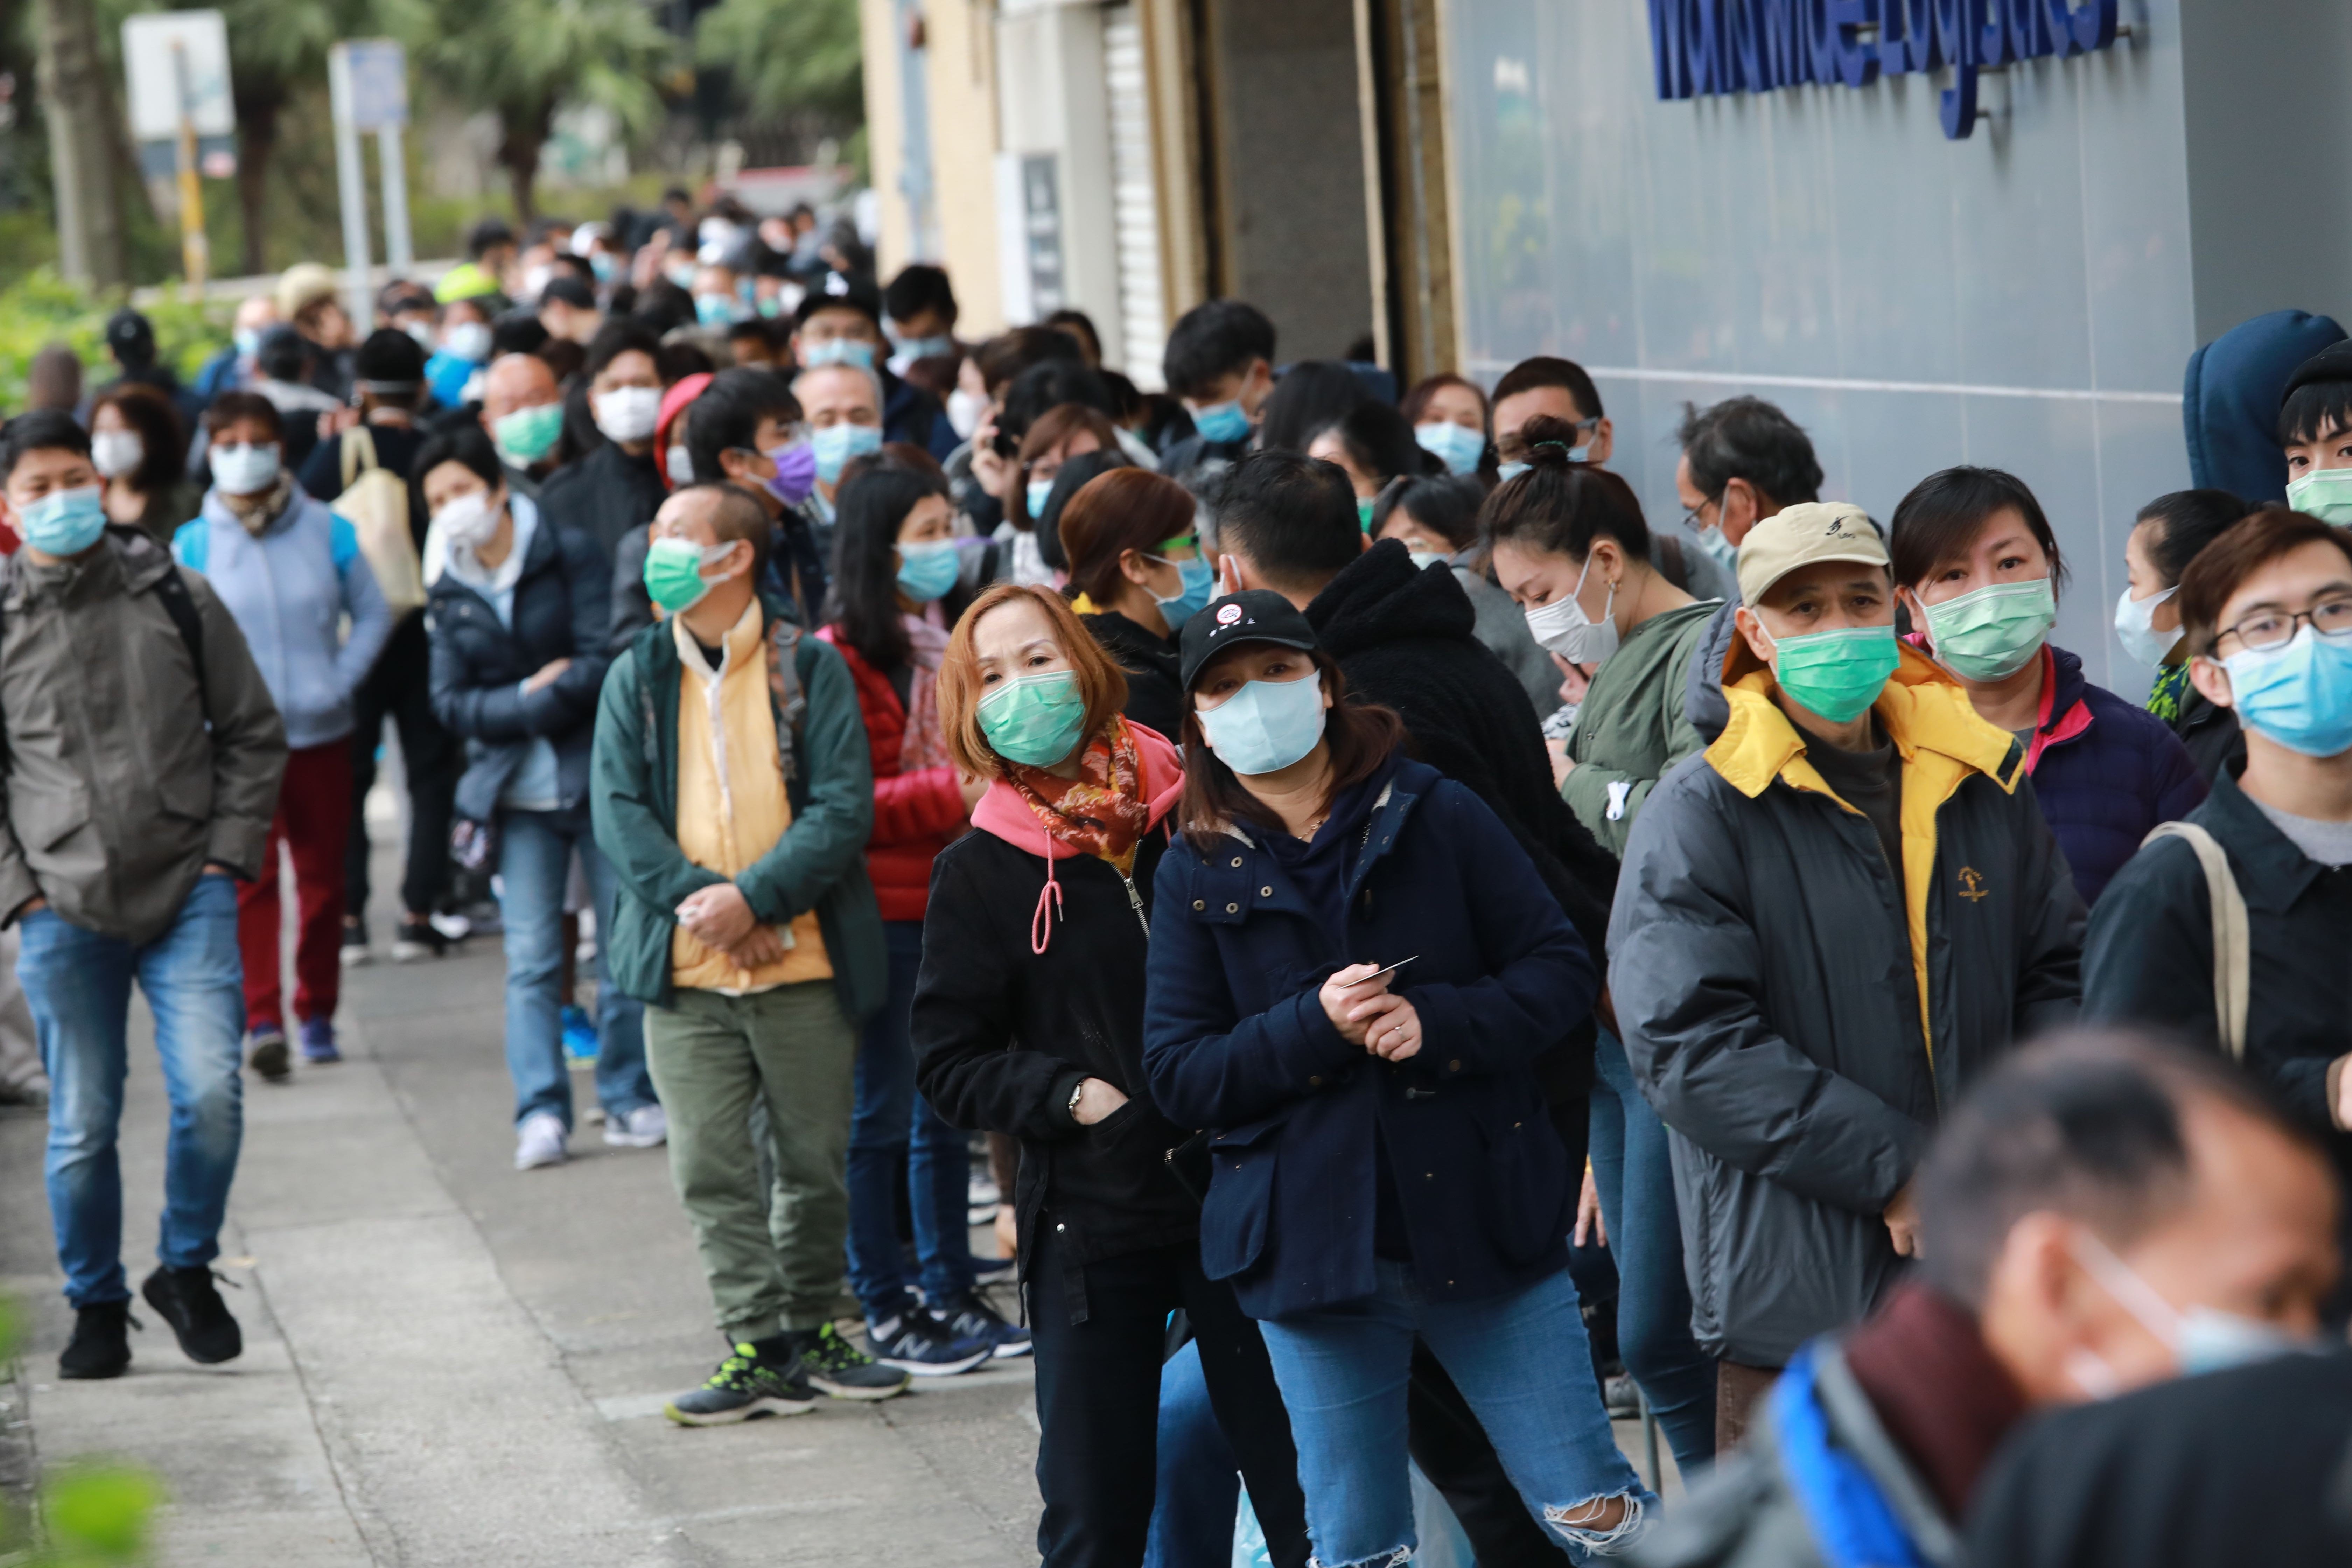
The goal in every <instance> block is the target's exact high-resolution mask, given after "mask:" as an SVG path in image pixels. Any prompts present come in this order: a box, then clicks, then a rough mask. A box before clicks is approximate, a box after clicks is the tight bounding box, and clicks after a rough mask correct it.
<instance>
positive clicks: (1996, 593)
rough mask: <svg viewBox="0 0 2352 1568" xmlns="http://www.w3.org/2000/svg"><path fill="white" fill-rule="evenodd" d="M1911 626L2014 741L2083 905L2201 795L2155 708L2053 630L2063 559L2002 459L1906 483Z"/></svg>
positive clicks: (1904, 546) (1903, 517)
mask: <svg viewBox="0 0 2352 1568" xmlns="http://www.w3.org/2000/svg"><path fill="white" fill-rule="evenodd" d="M1889 534H1890V541H1889V550H1890V552H1891V553H1892V556H1893V559H1894V563H1895V581H1896V583H1897V584H1898V586H1897V588H1896V590H1895V594H1896V597H1897V598H1898V599H1899V600H1900V601H1901V602H1902V604H1903V606H1904V608H1905V609H1906V611H1908V612H1909V615H1910V620H1911V628H1912V638H1913V640H1914V642H1915V644H1916V646H1918V647H1923V648H1925V649H1927V652H1928V653H1929V654H1930V655H1931V656H1932V657H1933V658H1935V659H1936V661H1937V663H1938V664H1941V665H1942V666H1943V667H1944V668H1946V669H1947V670H1949V671H1950V672H1951V674H1952V675H1953V677H1954V678H1955V679H1958V681H1959V683H1960V686H1961V688H1962V689H1964V690H1966V691H1967V692H1968V694H1969V702H1970V703H1971V704H1973V705H1974V706H1975V708H1976V710H1977V713H1978V715H1979V717H1981V718H1983V719H1984V720H1986V721H1988V722H1990V723H1992V724H1994V725H1997V726H1999V727H2000V728H2001V729H2003V730H2006V731H2009V732H2010V733H2011V734H2012V735H2014V736H2016V737H2017V742H2018V744H2019V745H2020V746H2021V747H2023V748H2024V761H2025V773H2026V774H2027V776H2029V777H2030V778H2032V780H2033V798H2034V800H2035V802H2036V803H2037V804H2039V805H2041V807H2042V816H2044V817H2046V818H2047V819H2048V820H2049V823H2050V827H2051V831H2053V833H2055V834H2057V836H2058V847H2059V848H2061V849H2063V850H2064V851H2065V853H2066V864H2067V866H2068V867H2069V868H2071V869H2072V870H2073V871H2074V886H2075V887H2076V888H2077V889H2080V890H2081V892H2082V895H2083V901H2084V903H2086V904H2095V903H2097V902H2098V900H2099V895H2100V893H2101V891H2102V890H2104V889H2105V887H2106V885H2107V880H2108V879H2109V878H2111V877H2113V876H2114V875H2115V874H2116V871H2117V870H2118V869H2119V868H2121V867H2122V866H2123V863H2124V862H2125V861H2126V860H2128V859H2130V858H2132V854H2133V852H2134V851H2135V850H2137V849H2138V847H2139V845H2140V840H2141V839H2143V838H2145V837H2147V834H2148V830H2149V829H2151V828H2153V827H2154V826H2156V825H2157V824H2158V823H2159V822H2171V821H2174V820H2177V819H2178V818H2179V817H2182V816H2187V815H2188V814H2189V812H2190V811H2191V810H2193V809H2194V808H2195V807H2196V805H2197V804H2198V802H2200V801H2201V800H2203V799H2204V798H2205V781H2204V780H2203V779H2202V778H2200V777H2199V776H2198V773H2197V769H2196V766H2195V764H2194V763H2191V762H2190V761H2189V752H2188V750H2187V749H2186V748H2185V747H2183V746H2182V745H2181V743H2180V742H2179V738H2178V737H2176V736H2175V735H2174V734H2173V733H2172V731H2171V730H2170V729H2169V728H2168V727H2167V726H2166V724H2165V723H2164V721H2162V720H2160V719H2158V718H2157V717H2156V716H2155V715H2154V714H2152V713H2149V712H2148V711H2147V710H2145V709H2143V708H2141V707H2139V706H2138V705H2137V704H2136V703H2132V702H2128V701H2126V700H2124V699H2123V698H2120V697H2118V696H2116V694H2115V693H2114V692H2112V691H2109V690H2107V689H2105V687H2101V686H2095V685H2094V684H2092V683H2091V682H2090V681H2089V680H2087V679H2084V675H2083V661H2082V660H2081V659H2079V658H2076V657H2075V656H2074V654H2072V653H2070V652H2068V651H2067V650H2066V649H2064V648H2063V647H2057V646H2056V645H2055V644H2053V643H2052V642H2051V640H2050V633H2051V628H2052V627H2053V626H2055V625H2056V624H2057V620H2058V593H2059V589H2060V586H2061V585H2062V584H2063V583H2064V582H2065V579H2066V564H2065V561H2064V560H2063V557H2062V556H2061V555H2060V554H2059V552H2058V538H2057V535H2056V534H2055V533H2054V532H2053V531H2052V529H2051V526H2050V520H2049V518H2048V517H2047V516H2045V515H2044V514H2043V512H2042V503H2041V502H2040V501H2038V500H2034V497H2033V492H2032V490H2030V489H2027V488H2026V487H2025V484H2024V483H2023V481H2021V480H2020V479H2018V478H2017V477H2016V476H2014V475H2012V474H2008V473H2004V472H2002V471H2001V470H2000V469H1999V468H1946V469H1944V470H1943V471H1942V472H1940V473H1936V474H1930V475H1929V476H1928V477H1927V478H1926V479H1922V480H1920V481H1919V483H1918V484H1916V485H1915V486H1914V487H1912V489H1911V493H1910V494H1908V495H1906V496H1905V497H1904V498H1903V500H1902V501H1901V502H1900V503H1899V504H1898V505H1897V506H1896V507H1895V519H1894V523H1893V525H1892V527H1891V529H1890V530H1889Z"/></svg>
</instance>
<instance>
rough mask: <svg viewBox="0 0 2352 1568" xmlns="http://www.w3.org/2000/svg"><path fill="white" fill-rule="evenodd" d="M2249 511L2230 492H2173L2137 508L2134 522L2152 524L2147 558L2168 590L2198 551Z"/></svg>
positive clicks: (2234, 494) (2176, 582) (2209, 490)
mask: <svg viewBox="0 0 2352 1568" xmlns="http://www.w3.org/2000/svg"><path fill="white" fill-rule="evenodd" d="M2252 510H2254V509H2253V508H2252V506H2251V505H2249V504H2248V503H2247V502H2246V500H2244V499H2243V498H2242V497H2241V496H2239V495H2238V494H2237V493H2236V492H2235V491H2233V490H2213V489H2206V490H2174V491H2173V492H2172V493H2171V494H2169V495H2161V496H2158V497H2157V498H2156V499H2155V500H2152V501H2150V502H2148V503H2147V505H2146V506H2144V507H2142V508H2140V509H2139V516H2138V518H2137V520H2136V521H2137V522H2152V523H2154V524H2156V527H2155V528H2154V529H2153V530H2151V531H2149V533H2148V536H2147V558H2148V562H2149V563H2150V564H2151V565H2153V566H2154V567H2155V568H2156V569H2157V571H2158V573H2159V574H2162V576H2163V578H2164V585H2165V586H2166V587H2168V588H2170V587H2174V586H2177V585H2178V584H2179V582H2180V574H2182V573H2183V572H2186V571H2188V570H2189V563H2190V562H2191V561H2194V560H2196V559H2197V555H2198V552H2200V551H2201V550H2203V549H2204V548H2205V547H2206V546H2207V545H2209V544H2210V543H2212V542H2214V541H2215V540H2217V539H2219V538H2221V535H2222V534H2224V533H2226V532H2227V531H2229V530H2230V528H2231V526H2232V525H2233V524H2235V523H2236V522H2237V521H2239V520H2240V519H2242V518H2243V517H2244V516H2245V515H2246V514H2247V513H2248V512H2250V511H2252Z"/></svg>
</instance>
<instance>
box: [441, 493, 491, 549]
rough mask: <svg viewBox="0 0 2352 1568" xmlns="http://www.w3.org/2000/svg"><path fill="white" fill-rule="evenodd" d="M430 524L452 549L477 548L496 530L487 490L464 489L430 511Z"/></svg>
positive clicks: (487, 540) (486, 541)
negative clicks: (431, 520) (431, 523)
mask: <svg viewBox="0 0 2352 1568" xmlns="http://www.w3.org/2000/svg"><path fill="white" fill-rule="evenodd" d="M433 526H434V528H435V529H436V531H439V533H440V535H441V538H442V540H443V542H445V543H446V544H447V545H448V546H449V548H450V549H452V550H458V549H464V550H478V549H479V548H481V547H482V546H483V545H484V544H486V543H488V542H489V537H490V535H491V534H493V533H496V532H497V531H498V530H499V514H498V512H497V511H496V510H494V509H493V508H492V507H491V505H490V492H489V491H488V490H467V492H466V493H465V494H464V495H461V496H458V497H457V498H456V499H455V500H450V501H448V502H446V503H445V504H444V505H443V506H442V508H441V510H439V511H436V512H435V513H434V514H433Z"/></svg>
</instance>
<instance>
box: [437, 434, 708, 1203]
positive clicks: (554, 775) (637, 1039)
mask: <svg viewBox="0 0 2352 1568" xmlns="http://www.w3.org/2000/svg"><path fill="white" fill-rule="evenodd" d="M415 472H416V478H415V485H416V488H417V489H418V491H419V493H420V494H421V495H422V497H423V498H424V501H425V508H426V510H428V511H429V512H430V513H431V515H432V519H433V522H432V533H433V536H434V538H435V540H436V542H437V543H438V544H439V545H440V546H441V548H442V551H443V552H444V554H445V555H446V568H445V569H444V570H443V571H442V572H441V573H440V574H439V575H438V576H437V577H436V578H434V579H433V586H432V593H431V598H430V600H429V601H428V603H427V605H426V614H427V617H428V626H429V627H430V635H431V637H432V647H433V708H434V711H435V713H436V714H437V715H438V716H439V718H440V720H441V722H442V723H443V725H445V726H446V728H447V729H448V731H449V732H450V733H451V734H453V735H455V736H457V738H458V739H459V740H461V741H463V742H466V743H467V763H466V771H465V773H464V775H463V776H462V777H461V778H460V779H459V780H458V782H457V830H456V832H455V834H454V835H453V837H452V843H453V846H455V847H456V853H457V856H458V858H460V860H461V861H463V862H465V863H467V864H469V865H471V866H472V867H473V868H475V869H478V870H482V871H495V872H496V873H497V887H498V890H499V919H500V921H502V922H503V925H504V929H505V933H506V934H505V937H504V946H505V949H506V966H507V978H506V1024H505V1037H506V1059H507V1072H508V1076H509V1078H510V1079H512V1082H513V1086H514V1114H513V1123H514V1128H515V1156H514V1163H515V1168H516V1169H517V1170H519V1171H529V1170H535V1169H538V1168H540V1167H541V1166H547V1165H554V1164H559V1163H562V1161H563V1159H564V1158H565V1154H566V1142H567V1140H568V1139H569V1136H570V1133H571V1131H572V1075H571V1072H570V1069H569V1068H567V1067H566V1065H565V1061H564V1052H563V1043H562V994H561V986H562V972H563V963H562V959H563V949H564V942H563V905H564V889H565V885H566V882H567V880H568V879H569V876H570V872H571V868H572V859H573V857H574V856H575V855H576V856H577V857H578V858H579V862H580V865H581V868H582V869H583V871H584V872H585V873H586V875H587V879H588V888H589V891H590V894H591V896H592V898H593V902H594V906H595V911H596V929H597V931H598V932H599V933H600V936H604V940H600V941H599V942H598V943H597V947H598V952H597V963H598V970H599V972H598V981H599V984H598V986H597V994H596V1000H597V1009H596V1011H597V1017H596V1035H597V1047H596V1060H595V1072H594V1081H595V1086H596V1097H597V1100H598V1101H599V1102H600V1103H601V1104H602V1105H603V1107H604V1142H605V1143H606V1144H607V1145H609V1146H612V1147H615V1148H635V1149H643V1148H649V1147H652V1146H654V1145H656V1144H658V1143H660V1142H662V1141H663V1140H664V1138H665V1137H666V1136H667V1121H666V1119H665V1117H664V1115H663V1112H662V1109H661V1106H660V1104H659V1102H658V1100H657V1097H656V1095H655V1092H654V1088H653V1082H652V1080H651V1079H650V1078H648V1077H647V1075H646V1061H645V1042H644V1035H643V1026H642V1023H641V1016H642V1008H641V1007H640V1006H639V1005H638V1004H636V1003H635V1002H634V1001H633V1000H631V999H630V998H629V997H628V996H626V995H625V994H623V992H622V991H621V989H620V988H619V987H618V986H616V985H615V984H613V973H612V969H611V964H610V956H611V940H610V937H609V935H606V934H605V933H611V932H612V931H613V930H614V919H615V915H614V897H615V893H614V889H615V886H616V884H615V882H614V874H613V868H612V864H611V862H610V861H608V860H607V859H606V858H604V855H603V854H601V853H600V852H599V851H598V849H597V847H596V843H595V840H594V838H593V835H592V833H591V825H590V821H589V806H588V764H589V752H590V750H591V748H592V745H593V740H594V736H595V724H596V702H597V696H598V693H599V691H600V690H601V689H602V687H603V684H604V671H605V668H606V665H607V663H608V662H609V658H608V656H607V654H606V652H605V648H604V641H603V638H602V637H601V635H599V636H595V637H585V636H583V628H586V627H593V628H596V629H597V631H598V632H599V633H600V634H601V631H602V628H603V627H604V626H605V624H606V621H607V619H608V617H609V609H608V605H607V597H608V595H609V592H610V588H609V584H610V577H609V573H610V568H609V566H608V565H607V564H606V562H605V559H604V552H602V551H601V550H599V549H598V548H597V546H596V542H595V541H594V540H593V539H591V538H589V537H588V535H587V534H586V533H585V532H583V531H580V530H577V529H570V528H561V527H557V526H555V525H553V524H552V523H551V522H550V521H548V519H547V516H546V514H545V513H544V512H543V511H541V509H540V507H539V506H538V505H537V503H536V502H534V501H533V500H531V498H530V497H529V496H527V495H524V494H522V493H521V492H520V491H519V490H518V489H516V488H515V486H514V483H513V469H512V468H509V466H508V465H507V464H506V462H505V460H504V459H503V458H501V457H500V455H499V453H498V452H497V450H496V449H495V448H493V447H492V446H491V444H490V441H489V438H488V436H487V435H485V434H484V433H483V432H481V431H478V430H476V429H473V428H470V427H460V428H458V429H457V430H454V431H450V432H446V433H444V434H442V435H439V436H436V437H434V438H433V439H432V440H431V441H430V442H428V443H427V444H426V445H425V449H424V450H423V451H422V452H420V453H418V454H417V458H416V470H415Z"/></svg>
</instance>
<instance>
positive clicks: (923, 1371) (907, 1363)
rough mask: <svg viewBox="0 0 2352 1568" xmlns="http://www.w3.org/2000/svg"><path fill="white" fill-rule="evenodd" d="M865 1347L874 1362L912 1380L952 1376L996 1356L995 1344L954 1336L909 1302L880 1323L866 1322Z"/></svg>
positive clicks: (993, 1342) (974, 1338)
mask: <svg viewBox="0 0 2352 1568" xmlns="http://www.w3.org/2000/svg"><path fill="white" fill-rule="evenodd" d="M866 1348H867V1349H868V1350H869V1351H870V1352H872V1353H873V1357H874V1359H875V1360H876V1361H877V1362H878V1363H881V1364H882V1365H884V1366H895V1367H897V1368H898V1370H899V1371H900V1372H904V1373H911V1374H913V1375H914V1376H916V1377H952V1376H954V1375H955V1374H956V1373H960V1372H970V1371H971V1369H972V1368H973V1367H976V1366H978V1365H979V1364H980V1363H982V1362H984V1361H986V1360H987V1359H988V1358H989V1357H990V1356H992V1355H993V1354H995V1353H996V1342H995V1341H994V1340H992V1339H983V1338H980V1337H978V1336H975V1335H971V1334H961V1333H957V1332H955V1331H952V1330H950V1328H949V1326H948V1325H947V1324H945V1323H943V1322H941V1321H940V1320H939V1319H937V1318H934V1317H932V1316H931V1315H930V1313H929V1312H927V1311H925V1310H923V1309H922V1308H920V1307H918V1306H914V1305H912V1304H911V1303H910V1304H909V1305H908V1307H907V1309H906V1310H904V1311H900V1312H893V1313H892V1314H891V1315H890V1316H888V1317H887V1318H885V1319H883V1320H882V1321H880V1322H876V1321H874V1320H873V1319H871V1318H868V1319H867V1320H866Z"/></svg>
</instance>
